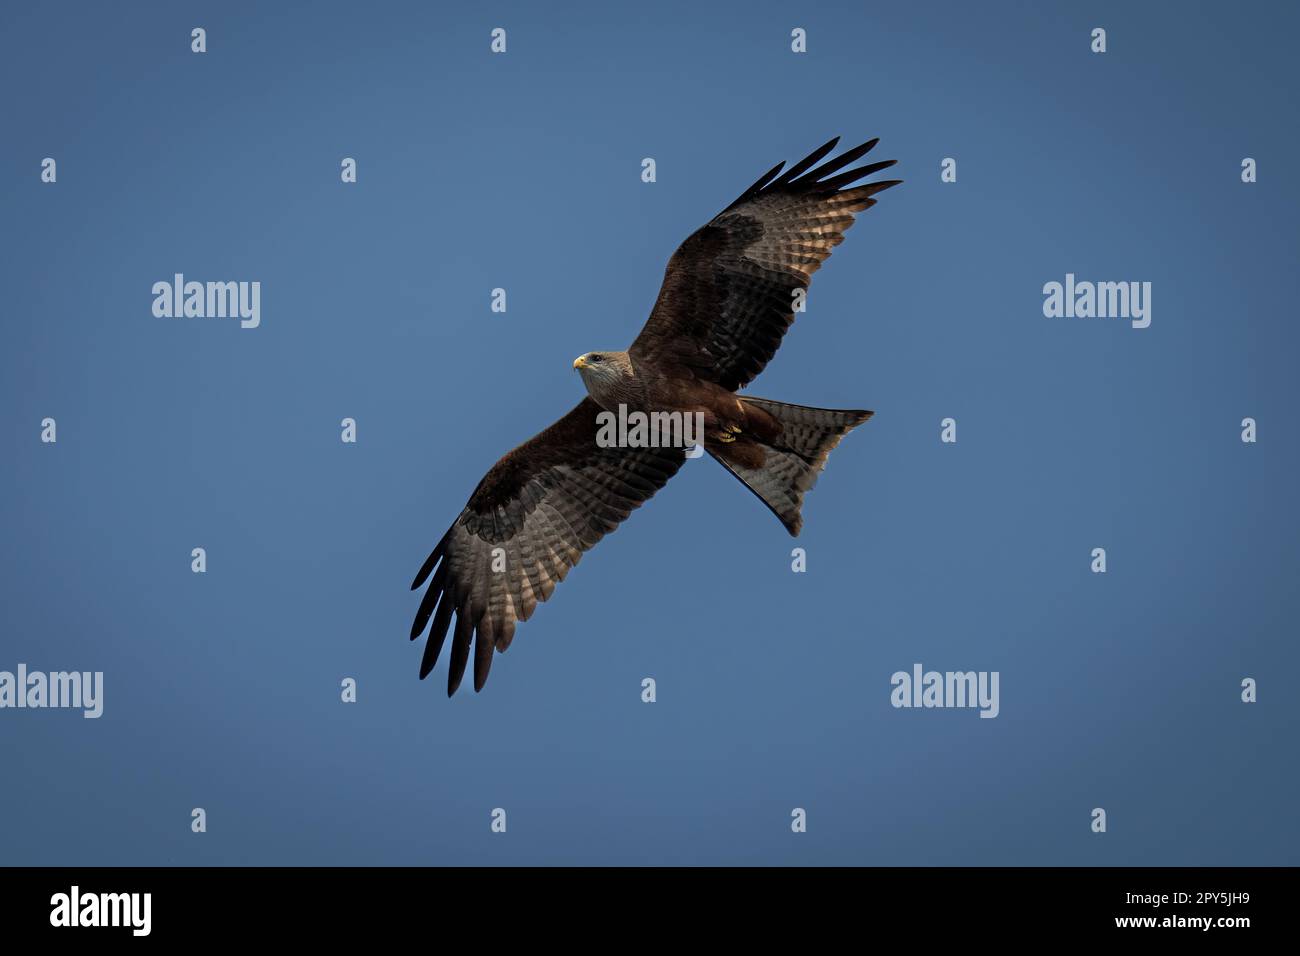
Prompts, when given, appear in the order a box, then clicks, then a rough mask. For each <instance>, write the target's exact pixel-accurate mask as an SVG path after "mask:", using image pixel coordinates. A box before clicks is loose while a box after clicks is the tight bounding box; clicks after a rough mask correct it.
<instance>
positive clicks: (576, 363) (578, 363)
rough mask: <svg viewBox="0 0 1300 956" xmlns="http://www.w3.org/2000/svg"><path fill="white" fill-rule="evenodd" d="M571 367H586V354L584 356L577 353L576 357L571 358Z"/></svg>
mask: <svg viewBox="0 0 1300 956" xmlns="http://www.w3.org/2000/svg"><path fill="white" fill-rule="evenodd" d="M573 367H574V368H586V367H587V356H585V355H579V356H578V357H577V358H576V359H574V360H573Z"/></svg>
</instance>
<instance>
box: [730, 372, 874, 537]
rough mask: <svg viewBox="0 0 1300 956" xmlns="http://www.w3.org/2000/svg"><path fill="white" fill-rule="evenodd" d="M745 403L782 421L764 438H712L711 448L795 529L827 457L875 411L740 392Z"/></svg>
mask: <svg viewBox="0 0 1300 956" xmlns="http://www.w3.org/2000/svg"><path fill="white" fill-rule="evenodd" d="M741 401H743V402H744V403H745V404H746V405H749V406H752V407H754V408H757V409H759V411H760V412H766V413H767V415H770V416H771V417H772V418H773V419H774V420H775V421H776V422H777V424H778V425H779V426H780V429H779V432H777V433H776V434H771V432H770V429H769V430H768V431H769V433H768V434H767V435H764V437H763V438H761V439H759V438H752V437H749V436H742V437H741V438H739V439H738V440H737V441H736V442H735V443H732V444H723V443H720V442H718V443H713V442H710V443H708V444H707V445H706V448H707V450H708V452H709V454H711V455H712V456H713V457H714V459H715V460H716V461H718V462H719V463H720V464H721V465H722V466H723V467H724V468H726V469H727V470H728V471H730V472H731V473H732V474H733V475H735V476H736V477H737V478H739V479H740V480H741V482H743V483H744V485H745V487H747V488H748V489H749V490H750V491H752V492H753V493H754V494H755V495H757V496H758V498H759V499H760V500H761V501H762V502H763V504H765V505H767V506H768V508H770V509H771V510H772V513H773V514H775V515H776V516H777V517H778V518H779V519H780V520H781V523H782V524H783V525H785V528H786V530H787V531H789V532H790V534H791V535H797V534H798V533H799V530H800V529H801V528H802V527H803V516H802V515H801V514H800V510H801V509H802V507H803V496H804V493H805V492H807V491H808V490H809V489H811V488H812V487H813V485H815V484H816V483H817V476H818V475H819V474H820V473H821V471H822V469H823V468H825V467H826V459H827V457H828V456H829V455H830V453H831V449H833V448H834V447H835V446H836V445H838V444H839V443H840V439H841V438H843V437H844V436H845V435H846V434H848V432H849V431H850V430H851V429H853V428H855V427H857V426H858V425H861V424H862V423H863V422H865V421H866V420H867V419H868V418H870V417H871V414H872V413H871V412H865V411H856V410H852V411H845V410H839V409H831V408H809V407H807V406H804V405H789V404H786V403H785V402H774V401H772V400H770V399H766V398H751V397H749V396H744V397H742V398H741Z"/></svg>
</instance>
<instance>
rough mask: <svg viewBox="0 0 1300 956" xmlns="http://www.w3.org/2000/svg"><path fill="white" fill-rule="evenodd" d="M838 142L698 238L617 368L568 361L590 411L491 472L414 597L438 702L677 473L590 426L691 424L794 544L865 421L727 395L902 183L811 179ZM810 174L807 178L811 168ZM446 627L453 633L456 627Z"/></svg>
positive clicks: (825, 166)
mask: <svg viewBox="0 0 1300 956" xmlns="http://www.w3.org/2000/svg"><path fill="white" fill-rule="evenodd" d="M838 142H839V138H838V137H836V138H835V139H833V140H831V141H830V142H829V143H827V144H826V145H824V146H822V147H821V148H820V149H817V150H814V151H813V152H812V153H811V154H810V155H809V156H807V157H806V158H804V159H803V160H801V161H800V162H797V163H795V164H794V165H793V166H791V167H790V168H789V169H786V170H785V172H784V173H782V171H781V170H782V168H783V167H784V166H785V163H778V164H777V165H776V166H775V167H773V168H772V169H771V170H769V171H768V172H767V173H765V174H764V175H762V176H761V177H759V179H758V181H757V182H755V183H754V184H753V185H752V186H750V187H749V188H748V189H746V190H745V191H744V192H743V193H741V194H740V196H739V197H738V198H737V199H736V201H735V202H733V203H732V204H731V205H729V206H727V208H726V209H724V210H722V212H720V213H718V215H716V216H714V217H713V219H712V220H710V221H709V222H708V223H707V224H706V225H705V226H703V227H702V228H700V229H698V230H697V231H696V232H694V233H693V234H692V235H691V236H690V237H689V238H688V239H687V240H686V241H685V242H683V243H682V244H681V246H679V247H678V249H677V251H676V252H674V253H673V256H672V258H671V259H669V261H668V268H667V270H666V271H665V273H664V281H663V286H662V287H661V288H660V291H659V298H658V299H657V300H656V302H655V304H654V308H653V309H652V310H651V312H650V318H649V319H648V320H647V322H646V324H645V327H644V328H643V329H642V330H641V334H640V335H638V336H637V337H636V340H635V341H634V342H633V343H632V345H631V347H630V348H628V349H627V351H625V352H609V351H601V352H587V353H584V354H583V355H581V356H579V357H578V358H577V359H576V360H574V363H573V366H574V368H575V369H577V370H578V371H579V373H580V374H581V376H582V382H583V384H584V385H585V386H586V389H587V395H586V397H584V398H583V399H582V401H580V402H579V403H578V404H577V406H576V407H575V408H574V409H573V410H572V411H570V412H569V413H568V414H567V415H565V416H564V417H563V418H561V419H560V420H559V421H557V422H555V424H553V425H551V426H550V427H549V428H547V429H546V430H545V431H542V432H540V433H539V434H537V435H535V436H534V437H533V438H530V439H529V440H528V441H526V442H524V443H523V444H522V445H520V446H519V447H518V448H516V449H514V451H511V452H510V453H509V454H507V455H506V456H505V457H504V458H502V459H501V460H500V461H498V462H497V463H496V464H495V465H493V466H492V469H491V470H490V471H489V472H488V473H487V474H486V475H485V476H484V477H483V480H482V481H480V482H479V484H478V487H477V488H475V489H474V493H473V494H472V495H471V496H470V499H469V503H468V504H466V505H465V508H464V510H463V511H461V513H460V516H459V517H458V518H457V519H456V521H455V522H454V523H453V524H452V526H451V528H450V529H448V531H447V533H446V534H444V535H443V536H442V539H441V540H440V541H439V542H438V544H437V546H436V547H434V549H433V552H432V553H431V554H430V555H429V557H428V560H426V561H425V562H424V565H423V566H422V567H421V568H420V571H419V573H418V574H417V575H416V576H415V581H414V582H413V583H412V584H411V589H412V590H415V589H416V588H419V587H420V586H421V585H423V584H424V583H425V582H426V581H428V582H429V586H428V590H427V591H425V593H424V597H423V600H421V601H420V607H419V610H418V611H417V612H416V615H415V622H414V624H413V625H412V627H411V639H412V640H415V638H417V637H419V636H420V635H421V634H422V633H424V630H425V628H426V627H427V626H428V625H429V621H430V618H432V620H433V625H432V627H431V628H430V629H429V638H428V642H427V643H426V645H425V648H424V657H423V660H422V661H421V663H420V678H421V679H423V678H425V677H427V676H428V674H429V672H430V671H431V670H432V669H433V667H434V665H435V664H436V663H437V661H438V655H439V654H440V652H441V651H442V647H443V644H444V643H445V641H446V637H447V633H448V630H449V629H450V630H451V633H452V639H451V663H450V666H449V668H448V671H447V694H448V696H450V695H452V694H454V693H455V692H456V689H457V688H458V687H459V686H460V683H461V679H462V677H463V676H464V674H465V667H466V664H467V663H468V661H469V656H470V648H471V645H473V650H474V690H476V691H478V690H481V689H482V687H483V684H484V682H485V681H486V680H487V677H488V670H489V668H490V667H491V665H492V655H493V652H494V651H504V650H505V649H506V648H507V647H509V646H510V641H511V639H512V638H513V637H514V633H515V624H516V622H518V621H526V620H528V618H530V617H531V616H532V614H533V611H534V610H536V608H537V605H538V604H539V603H541V602H542V601H545V600H546V599H547V598H549V597H550V596H551V592H552V591H553V590H554V589H555V585H556V583H557V582H559V581H562V580H564V578H565V576H566V575H567V574H568V573H569V569H570V568H572V567H573V566H574V565H576V564H577V563H578V560H579V559H580V558H581V557H582V555H583V553H584V552H586V551H588V550H590V549H591V548H592V547H593V546H594V545H595V544H596V542H598V541H599V540H600V539H601V538H602V537H604V536H605V535H606V534H608V533H609V532H611V531H613V530H614V529H615V528H617V527H618V525H619V523H620V522H622V521H623V520H624V519H625V518H626V517H627V516H628V515H629V514H630V513H631V512H632V510H633V509H634V508H637V507H639V506H640V505H641V504H642V503H643V502H645V501H646V500H648V499H649V498H650V497H651V496H652V495H653V494H654V493H655V492H656V491H658V490H659V489H660V488H662V487H663V485H664V483H665V482H667V481H668V479H669V478H671V477H672V476H673V475H674V474H675V473H676V471H677V469H678V468H680V467H681V465H682V462H683V460H684V458H685V452H684V450H683V447H682V446H681V445H677V446H675V447H644V446H642V447H627V445H626V444H625V445H624V446H622V447H606V446H607V445H608V443H602V442H599V441H597V434H598V424H597V416H598V415H600V414H601V413H602V412H613V411H615V410H616V409H617V408H618V406H620V405H622V406H625V410H629V409H630V410H632V411H638V412H641V413H643V414H646V415H649V414H651V413H668V412H678V413H683V414H690V415H692V416H694V415H695V414H696V413H699V414H700V415H701V416H702V418H694V419H693V420H695V421H702V422H703V425H704V435H703V445H704V449H705V450H706V451H707V452H708V453H709V454H710V455H711V456H712V457H713V458H714V459H715V460H717V461H718V462H720V463H721V464H722V466H723V467H724V468H726V469H727V470H728V471H730V472H731V473H732V474H733V475H735V476H736V477H737V478H738V479H740V481H741V482H743V483H744V484H745V485H746V486H747V487H748V488H749V490H750V491H752V492H753V493H754V494H755V495H757V496H758V497H759V498H760V499H761V500H762V502H763V503H764V504H765V505H767V507H768V508H770V509H771V510H772V512H773V513H774V514H775V515H776V516H777V517H778V518H779V519H780V520H781V523H782V524H783V525H785V527H786V529H787V530H788V531H789V532H790V534H792V535H797V534H798V533H799V529H800V527H801V525H802V522H803V519H802V516H801V515H800V508H801V507H802V505H803V496H804V492H806V491H807V490H808V489H809V488H811V487H812V485H813V482H814V481H815V480H816V478H817V474H818V472H820V471H821V470H822V468H823V467H824V466H825V463H826V458H827V456H828V455H829V454H830V451H831V449H832V448H834V447H835V446H836V445H837V444H838V443H839V440H840V438H841V437H843V436H844V435H845V434H846V433H847V432H848V431H849V430H850V429H851V428H853V427H855V426H856V425H860V424H861V423H862V422H864V421H866V420H867V419H868V418H869V417H870V416H871V412H867V411H836V410H832V409H825V408H808V407H805V406H801V405H789V404H786V403H784V402H775V401H772V400H771V399H766V398H755V397H754V396H751V395H738V394H737V390H738V389H741V388H743V387H744V386H745V385H747V384H749V382H750V381H751V380H752V379H753V378H754V377H755V376H756V375H758V373H759V372H761V371H762V370H763V368H764V366H766V365H767V363H768V362H769V361H770V360H771V358H772V356H773V355H775V354H776V350H777V348H778V347H779V346H780V344H781V339H782V337H783V336H784V335H785V332H786V329H788V328H789V327H790V325H791V323H792V322H793V321H794V315H795V311H796V310H798V311H802V308H801V306H800V299H801V297H802V294H803V290H805V289H807V287H808V283H809V280H810V279H811V278H812V274H813V273H814V272H816V271H817V269H818V268H819V267H820V266H821V264H822V263H823V262H824V261H825V260H826V258H827V257H828V256H829V255H830V254H831V249H832V247H834V246H836V245H838V244H839V242H840V241H841V240H842V239H843V238H844V233H845V231H846V230H847V229H848V228H849V226H851V225H852V224H853V219H854V214H856V213H859V212H862V211H863V210H865V209H868V208H870V207H871V206H873V205H875V203H876V200H875V199H873V198H872V197H873V196H874V195H875V194H876V193H878V192H880V191H881V190H884V189H888V188H889V187H890V186H895V185H897V184H898V183H899V182H901V180H881V181H876V182H871V183H865V184H860V185H854V184H855V183H858V182H859V181H860V180H862V179H863V178H865V177H867V176H870V175H871V174H873V173H876V172H879V171H880V170H882V169H885V168H887V167H889V166H893V165H894V160H887V161H885V162H877V163H869V164H867V165H863V166H857V167H855V168H851V169H848V170H847V171H845V172H840V170H843V169H844V168H845V167H846V166H851V165H852V164H853V163H854V162H856V161H857V160H859V159H861V158H862V157H863V156H864V155H866V154H867V153H868V152H869V151H870V150H871V148H872V147H873V146H875V145H876V143H877V140H874V139H873V140H871V141H870V142H867V143H863V144H862V145H861V146H856V147H854V148H853V149H850V150H847V151H845V152H843V153H841V154H840V155H839V156H837V157H835V158H834V159H831V160H829V161H827V162H822V160H824V159H825V158H826V156H827V155H829V154H830V153H831V152H832V151H833V150H834V149H835V146H836V144H837V143H838ZM819 163H820V164H821V165H818V164H819ZM453 615H455V624H454V626H453V624H452V616H453Z"/></svg>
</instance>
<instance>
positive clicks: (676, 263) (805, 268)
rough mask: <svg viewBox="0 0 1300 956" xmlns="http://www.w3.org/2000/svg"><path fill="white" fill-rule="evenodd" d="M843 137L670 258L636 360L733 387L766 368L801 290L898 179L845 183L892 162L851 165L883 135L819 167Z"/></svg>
mask: <svg viewBox="0 0 1300 956" xmlns="http://www.w3.org/2000/svg"><path fill="white" fill-rule="evenodd" d="M838 142H839V137H836V138H835V139H833V140H831V141H830V142H829V143H827V144H826V145H825V146H823V147H821V148H820V149H818V150H815V151H813V153H812V154H811V155H809V156H808V157H807V158H806V159H803V160H801V161H800V162H798V163H795V164H794V165H793V166H791V167H790V168H789V169H787V170H786V171H785V172H784V173H783V174H781V175H780V176H778V175H777V174H778V173H780V172H781V168H782V167H783V166H784V165H785V163H778V164H777V165H776V166H775V167H774V168H773V169H771V170H770V171H769V172H768V173H767V174H766V175H764V176H762V177H761V178H760V179H759V180H758V182H756V183H754V185H752V186H750V187H749V188H748V189H747V190H745V191H744V192H743V193H742V194H741V195H740V197H739V198H737V199H736V201H735V202H733V203H732V204H731V205H730V206H728V207H727V208H726V209H724V210H723V211H722V212H720V213H719V214H718V215H717V216H715V217H714V219H713V221H712V222H710V223H708V225H706V226H704V227H702V228H701V229H698V230H696V232H695V233H693V234H692V235H691V236H690V238H688V239H687V240H686V241H685V242H683V243H682V244H681V245H680V246H679V247H678V249H677V251H676V252H675V253H673V257H672V258H671V259H670V260H669V261H668V269H667V271H666V272H665V273H664V282H663V286H662V287H661V288H660V290H659V298H658V300H657V301H656V302H655V306H654V309H653V311H652V312H651V313H650V318H649V320H648V321H647V322H646V324H645V328H644V329H642V330H641V334H640V335H638V336H637V339H636V341H635V342H633V343H632V348H631V349H630V350H629V351H630V353H631V356H632V361H633V362H634V363H635V362H636V361H637V360H638V359H641V360H643V361H644V360H648V361H650V362H651V363H654V364H656V365H659V366H660V367H661V368H664V369H666V370H667V369H672V368H677V369H680V370H683V371H689V372H690V373H691V374H693V375H695V376H697V377H698V378H701V379H705V380H708V381H712V382H716V383H718V384H719V385H722V386H723V387H725V388H728V389H731V390H732V391H734V390H736V389H738V388H740V387H742V386H744V385H746V384H747V383H749V382H750V381H752V380H753V378H754V377H755V376H756V375H758V373H759V372H761V371H762V370H763V367H764V366H766V365H767V363H768V362H769V361H770V360H771V358H772V356H773V355H775V354H776V350H777V348H779V347H780V345H781V338H782V337H783V336H784V335H785V330H786V329H788V328H789V327H790V324H791V323H792V322H793V321H794V306H795V298H794V293H795V290H797V289H806V288H807V287H808V283H809V281H810V279H811V278H812V274H813V273H814V272H816V271H817V269H818V268H820V267H821V264H822V263H823V262H824V261H825V260H826V258H827V257H828V256H829V255H830V254H831V249H832V247H834V246H836V245H838V244H839V243H840V241H841V240H842V239H843V238H844V232H845V230H847V229H848V228H849V226H851V225H853V216H854V213H858V212H861V211H862V210H864V209H868V208H870V207H871V206H874V205H875V203H876V200H874V199H872V198H871V197H872V196H873V195H874V194H875V193H878V192H880V191H881V190H883V189H888V188H889V187H890V186H896V185H897V184H898V183H899V182H901V180H897V179H891V180H884V181H880V182H874V183H866V184H864V185H861V186H853V187H852V188H849V189H846V188H844V187H846V186H850V185H851V184H852V183H855V182H857V181H858V180H860V179H862V178H863V177H865V176H870V175H871V174H872V173H876V172H879V171H880V170H882V169H886V168H888V167H890V166H893V165H894V160H887V161H885V162H880V163H870V164H868V165H866V166H859V167H857V168H855V169H850V170H848V171H847V172H843V173H841V172H839V170H841V169H843V168H844V167H845V166H848V165H850V164H851V163H853V162H855V161H857V160H858V159H861V158H862V157H863V156H864V155H866V154H867V152H869V151H870V150H871V148H872V147H873V146H875V145H876V142H877V140H874V139H873V140H871V141H870V142H868V143H863V144H862V145H861V146H855V147H854V148H853V149H850V150H848V151H846V152H844V153H842V154H840V155H839V156H837V157H836V158H835V159H832V160H830V161H829V162H826V163H823V164H822V165H821V166H817V168H815V169H814V168H813V167H814V166H816V165H817V163H819V162H820V161H821V160H822V159H824V158H825V157H826V155H827V154H828V153H830V152H831V150H833V149H834V148H835V145H836V144H837V143H838Z"/></svg>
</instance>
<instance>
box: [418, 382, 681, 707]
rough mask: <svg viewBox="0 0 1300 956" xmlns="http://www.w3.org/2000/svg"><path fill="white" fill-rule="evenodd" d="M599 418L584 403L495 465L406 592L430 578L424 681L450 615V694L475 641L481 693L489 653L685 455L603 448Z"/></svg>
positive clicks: (423, 612) (424, 611)
mask: <svg viewBox="0 0 1300 956" xmlns="http://www.w3.org/2000/svg"><path fill="white" fill-rule="evenodd" d="M599 411H600V407H599V406H598V405H597V404H596V403H595V402H593V401H592V400H591V399H590V398H584V399H583V400H582V401H581V402H579V403H578V405H577V407H575V408H574V409H573V410H572V411H571V412H569V413H568V414H567V415H565V416H564V417H563V418H561V419H560V420H559V421H557V422H556V423H555V424H554V425H552V426H551V427H550V428H547V429H546V430H545V431H543V432H540V433H538V434H537V435H535V436H534V437H533V438H531V439H529V440H528V441H526V442H524V443H523V444H522V445H520V446H519V447H518V448H516V449H515V450H514V451H512V452H510V453H509V454H507V455H506V456H505V457H504V458H502V459H501V460H500V461H498V462H497V463H496V464H495V465H493V466H492V469H491V470H490V471H489V472H488V473H487V474H486V475H485V476H484V477H483V480H482V481H480V482H479V485H478V487H477V488H476V489H474V494H473V495H472V496H471V497H470V499H469V503H468V504H467V505H466V506H465V510H464V511H462V512H461V513H460V517H459V518H457V519H456V522H455V524H453V525H452V526H451V528H450V529H448V531H447V533H446V534H445V535H443V537H442V540H441V541H439V542H438V545H437V547H435V548H434V549H433V553H432V554H430V555H429V558H428V560H427V561H425V562H424V566H423V567H421V568H420V572H419V573H418V574H417V575H416V576H415V581H414V582H413V583H412V584H411V589H412V590H414V589H415V588H418V587H420V585H422V584H424V582H425V581H426V580H429V576H430V575H432V576H433V577H432V580H431V581H430V583H429V589H428V590H427V591H426V592H425V594H424V599H423V600H422V601H421V602H420V609H419V611H417V612H416V615H415V623H414V624H413V625H412V626H411V640H415V639H416V638H417V637H419V636H420V635H421V634H422V633H423V632H424V629H425V627H426V626H427V625H428V624H429V619H430V617H432V618H433V627H432V629H431V630H430V631H429V640H428V643H427V644H426V645H425V648H424V659H423V661H422V662H421V664H420V677H421V679H423V678H424V677H426V676H428V674H429V671H431V670H433V667H434V665H435V664H436V663H437V662H438V654H439V652H440V651H441V650H442V645H443V642H444V641H445V640H446V637H447V631H448V628H449V627H451V624H452V621H451V618H452V614H453V612H454V613H455V615H456V622H455V627H454V630H453V632H452V643H451V665H450V668H449V669H448V671H447V694H448V695H449V696H450V695H451V694H453V693H455V692H456V688H457V687H459V686H460V681H461V678H462V677H463V676H464V674H465V665H466V663H467V662H468V660H469V652H470V645H471V643H473V644H474V689H475V690H476V691H477V690H481V689H482V688H483V684H484V682H485V681H486V680H487V676H488V669H489V668H490V667H491V665H492V652H493V650H494V649H495V650H501V651H504V650H505V649H506V648H507V647H509V646H510V641H511V638H513V637H514V633H515V622H516V621H526V620H528V618H529V617H530V616H531V615H532V613H533V610H534V608H536V607H537V605H538V604H539V603H541V602H542V601H545V600H546V599H547V598H549V597H550V596H551V592H552V591H553V590H555V585H556V583H557V582H559V581H563V580H564V577H565V575H567V574H568V573H569V569H570V568H571V567H573V566H574V565H575V564H577V563H578V560H579V559H580V558H581V557H582V554H583V552H584V551H587V550H589V549H590V548H592V547H593V546H595V544H596V542H597V541H599V540H600V539H601V538H603V537H604V536H605V535H606V534H608V533H609V532H611V531H613V530H614V529H615V528H617V527H618V525H619V522H621V521H622V520H623V519H624V518H626V517H627V516H628V515H629V514H630V513H631V512H632V510H633V509H634V508H636V507H638V506H639V505H640V504H641V503H642V502H644V501H646V500H647V499H648V498H650V496H651V495H653V494H654V493H655V492H656V491H658V490H659V489H660V488H662V487H663V486H664V483H665V482H667V481H668V479H669V478H671V477H672V476H673V475H674V474H675V473H676V471H677V469H678V468H680V467H681V466H682V462H683V460H684V451H683V449H681V448H602V447H599V446H598V445H597V444H596V434H597V422H596V415H597V413H599ZM498 549H499V550H498ZM435 608H436V609H437V610H436V613H435Z"/></svg>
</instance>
